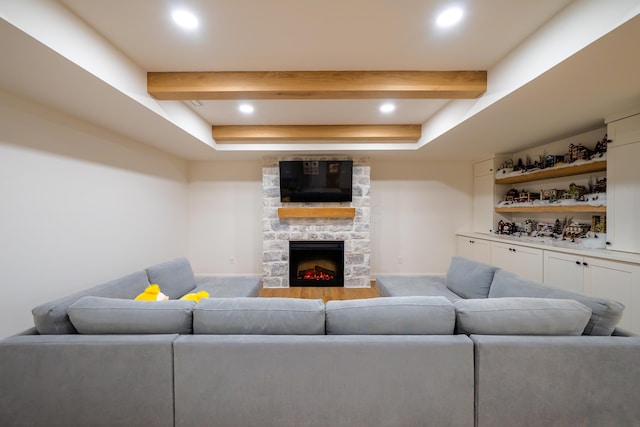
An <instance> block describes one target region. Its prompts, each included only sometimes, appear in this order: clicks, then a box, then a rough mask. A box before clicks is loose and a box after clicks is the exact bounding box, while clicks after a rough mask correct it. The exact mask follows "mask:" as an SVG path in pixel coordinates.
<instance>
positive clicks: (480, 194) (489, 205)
mask: <svg viewBox="0 0 640 427" xmlns="http://www.w3.org/2000/svg"><path fill="white" fill-rule="evenodd" d="M494 170H495V161H494V159H493V158H491V159H487V160H483V161H480V162H477V163H474V164H473V231H475V232H477V233H491V232H492V229H493V208H494V207H495V200H494V184H493V182H494V177H495V172H494Z"/></svg>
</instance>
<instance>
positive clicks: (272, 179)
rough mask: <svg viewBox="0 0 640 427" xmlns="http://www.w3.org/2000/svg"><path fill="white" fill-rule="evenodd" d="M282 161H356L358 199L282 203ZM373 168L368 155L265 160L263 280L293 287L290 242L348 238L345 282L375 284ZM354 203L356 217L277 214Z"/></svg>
mask: <svg viewBox="0 0 640 427" xmlns="http://www.w3.org/2000/svg"><path fill="white" fill-rule="evenodd" d="M279 160H353V183H352V189H353V201H352V202H350V203H349V202H345V203H285V204H283V203H281V202H280V171H279V168H278V161H279ZM370 172H371V168H370V166H369V161H368V159H351V158H344V157H342V158H341V157H287V158H269V159H265V161H264V165H263V168H262V191H263V199H264V209H263V212H264V214H263V215H264V217H263V222H264V238H263V254H262V283H263V286H264V287H265V288H288V287H289V241H290V240H315V241H323V240H324V241H344V286H345V287H348V288H362V287H369V286H370V283H371V282H370V270H371V266H370V261H371V239H370V231H369V230H370V222H371V213H370V209H371V204H370V187H371V174H370ZM283 206H286V207H354V208H356V216H355V218H349V219H343V218H290V219H280V218H278V208H280V207H283Z"/></svg>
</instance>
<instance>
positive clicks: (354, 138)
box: [211, 125, 422, 143]
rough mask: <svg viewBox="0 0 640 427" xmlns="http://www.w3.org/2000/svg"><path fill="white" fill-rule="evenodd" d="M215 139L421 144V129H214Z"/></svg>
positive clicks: (307, 126)
mask: <svg viewBox="0 0 640 427" xmlns="http://www.w3.org/2000/svg"><path fill="white" fill-rule="evenodd" d="M211 134H212V136H213V139H215V140H216V142H218V143H225V142H234V143H238V142H276V141H345V142H359V141H366V142H371V141H417V140H418V139H419V138H420V136H421V135H422V126H420V125H275V126H213V127H212V132H211Z"/></svg>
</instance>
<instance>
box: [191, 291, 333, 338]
mask: <svg viewBox="0 0 640 427" xmlns="http://www.w3.org/2000/svg"><path fill="white" fill-rule="evenodd" d="M324 323H325V308H324V303H323V302H322V300H320V299H315V300H312V299H299V298H207V299H203V300H200V302H199V303H198V304H197V305H196V307H195V308H194V311H193V333H194V334H219V335H224V334H264V335H317V334H320V335H324V330H325V326H324Z"/></svg>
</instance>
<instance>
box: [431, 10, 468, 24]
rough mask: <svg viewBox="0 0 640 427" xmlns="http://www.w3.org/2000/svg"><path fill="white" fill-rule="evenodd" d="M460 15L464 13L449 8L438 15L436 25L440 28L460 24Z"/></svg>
mask: <svg viewBox="0 0 640 427" xmlns="http://www.w3.org/2000/svg"><path fill="white" fill-rule="evenodd" d="M462 15H464V12H463V11H462V9H460V8H459V7H452V8H449V9H447V10H445V11H444V12H442V13H441V14H440V15H438V18H437V19H436V24H438V26H439V27H442V28H445V27H450V26H452V25H454V24H457V23H458V22H460V20H461V19H462Z"/></svg>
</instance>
